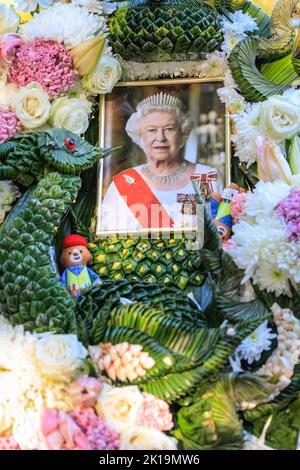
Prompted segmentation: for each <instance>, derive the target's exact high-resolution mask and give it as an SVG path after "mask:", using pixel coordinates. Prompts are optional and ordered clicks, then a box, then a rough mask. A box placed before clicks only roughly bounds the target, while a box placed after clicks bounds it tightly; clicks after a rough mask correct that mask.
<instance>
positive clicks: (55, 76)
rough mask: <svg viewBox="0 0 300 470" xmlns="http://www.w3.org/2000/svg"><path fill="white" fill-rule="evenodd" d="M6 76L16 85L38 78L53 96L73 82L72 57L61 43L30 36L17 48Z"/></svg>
mask: <svg viewBox="0 0 300 470" xmlns="http://www.w3.org/2000/svg"><path fill="white" fill-rule="evenodd" d="M9 79H10V81H11V82H12V83H15V84H16V85H17V86H19V87H24V86H26V85H28V84H29V83H31V82H38V83H40V85H41V86H42V87H43V89H44V90H45V91H46V92H47V93H48V95H49V96H50V97H51V98H54V97H56V96H58V95H60V94H61V93H63V92H65V91H67V90H68V89H69V88H70V87H71V86H72V85H74V83H75V80H76V73H75V71H74V68H73V62H72V57H71V55H70V53H69V52H68V51H67V49H66V48H65V47H64V46H63V45H62V44H59V43H58V42H56V41H46V40H45V39H34V40H32V41H28V42H26V43H24V44H21V45H20V47H19V48H18V49H17V52H16V55H15V57H14V60H13V62H12V64H11V67H10V69H9Z"/></svg>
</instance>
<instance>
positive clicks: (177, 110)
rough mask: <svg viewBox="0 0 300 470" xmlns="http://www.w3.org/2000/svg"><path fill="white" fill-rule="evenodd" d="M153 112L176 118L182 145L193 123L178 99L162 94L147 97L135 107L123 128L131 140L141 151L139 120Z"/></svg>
mask: <svg viewBox="0 0 300 470" xmlns="http://www.w3.org/2000/svg"><path fill="white" fill-rule="evenodd" d="M153 111H164V112H167V113H169V114H171V115H172V116H174V117H175V118H176V120H177V122H178V123H179V124H180V126H181V132H182V136H183V145H184V144H185V142H186V141H187V139H188V137H189V135H190V133H191V130H192V128H193V122H192V121H191V120H190V118H189V117H188V115H187V114H186V113H185V112H184V106H183V103H182V101H181V100H180V99H179V98H176V97H175V96H172V95H168V94H167V93H162V92H161V93H157V94H156V95H152V96H149V97H148V98H146V99H145V100H143V101H141V102H140V103H139V104H138V105H137V107H136V112H135V113H133V114H132V115H131V116H130V118H129V119H128V121H127V124H126V128H125V129H126V132H127V134H128V135H129V137H130V138H131V140H132V141H133V142H134V143H135V144H137V145H138V146H139V147H141V148H142V149H143V144H142V142H141V136H140V133H141V120H142V118H143V117H145V116H147V115H148V114H149V113H151V112H153Z"/></svg>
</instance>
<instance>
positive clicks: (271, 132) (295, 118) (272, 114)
mask: <svg viewBox="0 0 300 470" xmlns="http://www.w3.org/2000/svg"><path fill="white" fill-rule="evenodd" d="M261 110H262V111H261V120H260V130H261V132H262V133H263V134H264V135H266V136H267V137H270V138H271V139H273V140H274V141H275V142H281V141H282V140H285V139H290V138H291V137H293V136H294V135H295V134H297V133H298V132H299V131H300V112H299V109H298V107H297V106H295V105H294V104H292V103H291V102H289V101H288V100H287V99H286V98H284V97H282V96H272V97H271V98H269V99H268V100H267V101H265V102H264V103H263V104H262V107H261Z"/></svg>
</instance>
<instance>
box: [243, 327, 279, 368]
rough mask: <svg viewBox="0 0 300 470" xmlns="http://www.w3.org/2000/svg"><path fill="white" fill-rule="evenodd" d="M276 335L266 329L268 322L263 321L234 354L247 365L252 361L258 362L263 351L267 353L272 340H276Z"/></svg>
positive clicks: (269, 329)
mask: <svg viewBox="0 0 300 470" xmlns="http://www.w3.org/2000/svg"><path fill="white" fill-rule="evenodd" d="M276 336H277V335H276V334H275V333H273V332H272V330H271V328H268V321H267V320H266V321H264V322H263V323H262V324H261V325H260V326H259V327H258V328H257V329H256V330H255V331H253V333H252V334H251V335H250V336H248V337H247V338H245V339H244V340H243V341H242V343H241V344H240V346H239V347H238V348H237V350H236V353H237V354H238V355H239V357H240V358H241V359H245V360H246V361H247V362H248V364H249V365H251V364H253V362H254V361H258V360H259V359H260V358H261V355H262V353H263V352H264V351H269V350H270V348H271V344H272V339H273V338H276Z"/></svg>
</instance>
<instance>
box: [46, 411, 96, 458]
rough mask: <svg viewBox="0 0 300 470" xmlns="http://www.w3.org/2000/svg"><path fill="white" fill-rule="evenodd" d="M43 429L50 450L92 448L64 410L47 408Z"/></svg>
mask: <svg viewBox="0 0 300 470" xmlns="http://www.w3.org/2000/svg"><path fill="white" fill-rule="evenodd" d="M41 430H42V433H43V434H44V436H45V441H46V444H47V447H48V449H49V450H75V449H76V450H91V446H90V444H89V441H88V439H87V437H86V436H85V435H84V433H83V432H82V431H81V429H80V427H79V426H77V424H76V423H75V421H74V419H73V418H72V417H71V416H70V415H68V414H67V413H65V412H64V411H51V410H48V409H45V410H44V413H43V416H42V422H41Z"/></svg>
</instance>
